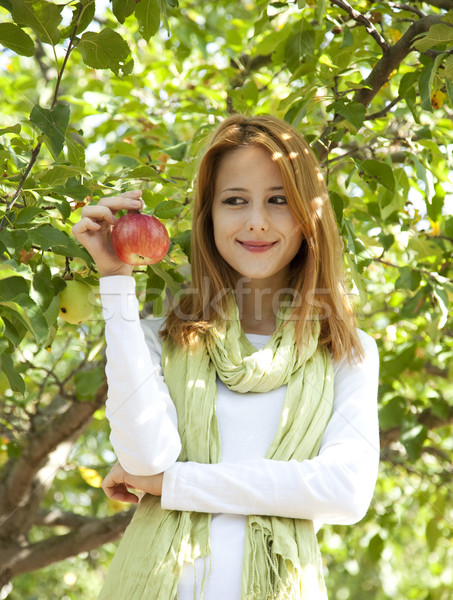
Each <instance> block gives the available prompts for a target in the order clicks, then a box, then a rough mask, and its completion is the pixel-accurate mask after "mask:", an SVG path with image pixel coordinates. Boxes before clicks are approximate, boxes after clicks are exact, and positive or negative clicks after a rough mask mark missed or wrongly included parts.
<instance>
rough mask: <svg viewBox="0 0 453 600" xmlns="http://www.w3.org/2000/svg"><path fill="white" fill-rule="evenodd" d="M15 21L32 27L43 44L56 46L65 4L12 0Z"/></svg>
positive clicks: (41, 0) (39, 0)
mask: <svg viewBox="0 0 453 600" xmlns="http://www.w3.org/2000/svg"><path fill="white" fill-rule="evenodd" d="M10 1H11V5H12V16H13V19H14V21H15V22H16V23H17V24H18V25H20V26H25V27H31V29H33V31H34V32H35V33H36V35H37V36H38V38H39V39H40V40H41V42H43V44H51V45H52V46H55V45H56V44H58V42H59V41H60V32H59V31H58V25H59V24H60V22H61V19H62V17H61V11H62V10H63V4H60V5H59V4H53V3H51V2H45V1H44V0H38V1H35V0H10Z"/></svg>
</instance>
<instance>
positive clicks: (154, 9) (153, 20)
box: [135, 0, 160, 42]
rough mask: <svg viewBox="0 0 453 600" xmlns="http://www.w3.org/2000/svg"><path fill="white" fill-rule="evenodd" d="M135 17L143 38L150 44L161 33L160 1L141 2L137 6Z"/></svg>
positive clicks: (145, 0) (148, 0) (147, 0)
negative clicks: (156, 34) (152, 38)
mask: <svg viewBox="0 0 453 600" xmlns="http://www.w3.org/2000/svg"><path fill="white" fill-rule="evenodd" d="M135 16H136V17H137V21H138V24H139V29H140V33H141V35H142V37H143V38H144V39H145V40H146V41H147V42H149V40H150V38H151V37H152V36H153V35H154V34H155V33H157V32H158V31H159V25H160V3H159V2H158V0H140V2H139V3H138V4H136V8H135Z"/></svg>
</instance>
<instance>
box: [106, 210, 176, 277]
mask: <svg viewBox="0 0 453 600" xmlns="http://www.w3.org/2000/svg"><path fill="white" fill-rule="evenodd" d="M112 246H113V250H114V251H115V254H116V255H117V257H118V258H119V259H120V260H122V261H123V262H125V263H127V264H128V265H151V264H154V263H157V262H159V261H161V260H162V259H163V258H164V256H165V255H166V254H167V252H168V249H169V247H170V238H169V237H168V233H167V230H166V229H165V226H164V225H163V224H162V223H161V222H160V221H159V220H158V219H156V217H150V216H149V215H143V214H141V213H139V212H134V213H129V214H127V215H124V216H123V217H120V218H119V219H118V221H117V222H116V223H115V225H114V227H113V230H112Z"/></svg>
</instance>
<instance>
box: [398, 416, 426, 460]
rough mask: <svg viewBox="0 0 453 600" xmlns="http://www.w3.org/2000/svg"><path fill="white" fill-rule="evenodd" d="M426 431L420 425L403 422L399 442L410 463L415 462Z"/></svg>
mask: <svg viewBox="0 0 453 600" xmlns="http://www.w3.org/2000/svg"><path fill="white" fill-rule="evenodd" d="M427 434H428V431H427V429H426V427H425V426H424V425H422V424H421V423H411V422H405V423H404V424H403V428H402V433H401V442H402V444H403V445H404V447H405V448H406V451H407V454H408V455H409V459H410V460H411V461H415V460H417V458H419V456H420V452H421V450H422V448H423V444H424V442H425V440H426V437H427Z"/></svg>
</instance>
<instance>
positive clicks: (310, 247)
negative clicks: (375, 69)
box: [163, 115, 363, 359]
mask: <svg viewBox="0 0 453 600" xmlns="http://www.w3.org/2000/svg"><path fill="white" fill-rule="evenodd" d="M253 146H260V147H262V148H264V149H266V150H267V151H268V152H269V154H270V156H271V157H272V159H273V160H274V161H276V164H277V165H278V167H279V169H280V174H281V177H282V181H283V186H284V188H285V195H286V198H287V202H288V205H289V207H290V209H291V211H292V213H293V215H294V216H295V218H296V220H297V221H298V223H299V225H300V228H301V232H302V235H303V239H304V241H303V243H302V245H301V247H300V250H299V252H298V254H297V255H296V256H295V258H294V259H293V260H292V262H291V265H290V281H289V282H288V287H289V288H291V289H293V290H294V295H293V298H292V311H293V312H292V318H293V319H294V320H295V322H296V340H297V341H301V340H303V338H304V334H305V332H306V329H307V328H310V327H311V324H312V321H313V320H319V321H320V323H321V334H320V338H319V344H320V345H324V346H327V347H328V348H329V350H330V351H331V352H332V355H333V357H334V358H335V359H339V358H341V357H343V356H344V355H347V356H348V358H349V359H351V358H352V357H353V356H354V355H356V356H359V357H360V356H362V355H363V349H362V346H361V344H360V340H359V338H358V335H357V330H356V323H355V316H354V310H353V306H352V304H351V302H350V299H349V295H348V293H347V291H346V288H345V285H344V282H343V244H342V240H341V237H340V235H339V232H338V228H337V224H336V220H335V215H334V212H333V210H332V206H331V203H330V200H329V195H328V192H327V187H326V184H325V181H324V177H323V175H322V172H321V168H320V166H319V163H318V161H317V160H316V157H315V156H314V154H313V152H312V150H311V148H310V146H309V145H308V144H307V142H306V141H305V140H304V138H303V137H302V136H301V135H300V133H299V132H298V131H296V130H295V129H294V128H293V127H291V126H290V125H289V124H287V123H286V122H284V121H281V120H280V119H277V118H275V117H271V116H267V115H260V116H255V117H245V116H242V115H233V116H231V117H229V118H227V119H225V120H224V121H223V122H222V123H221V124H220V125H219V126H218V128H217V129H216V130H215V132H214V134H213V135H212V137H211V140H210V142H209V144H208V147H207V150H206V151H205V153H204V155H203V156H202V158H201V162H200V164H199V169H198V175H197V179H196V189H195V199H194V206H193V221H192V248H191V255H192V287H191V289H190V290H187V293H185V294H184V295H183V296H182V297H181V298H180V299H179V300H178V302H177V304H176V305H175V306H173V307H172V309H171V310H170V312H169V314H168V316H167V319H166V327H165V329H164V331H163V335H164V336H168V337H169V338H170V339H171V340H172V341H174V342H175V343H177V344H190V343H191V341H193V340H196V339H197V338H198V336H199V335H202V334H204V333H205V332H206V331H208V330H209V328H210V327H211V326H212V325H213V324H220V322H221V321H222V315H224V314H225V311H226V310H227V305H226V304H227V301H228V300H227V295H225V289H230V290H232V291H234V289H235V284H236V278H237V274H235V272H234V271H233V269H232V268H231V267H230V266H229V264H228V263H226V262H225V260H224V259H223V258H222V257H221V255H220V254H219V252H218V250H217V248H216V245H215V243H214V232H213V225H212V218H211V210H212V202H213V198H214V190H215V183H216V175H217V171H218V167H219V164H220V161H221V159H222V157H223V156H224V155H225V154H226V153H227V152H231V151H232V150H237V149H238V148H243V147H253Z"/></svg>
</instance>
